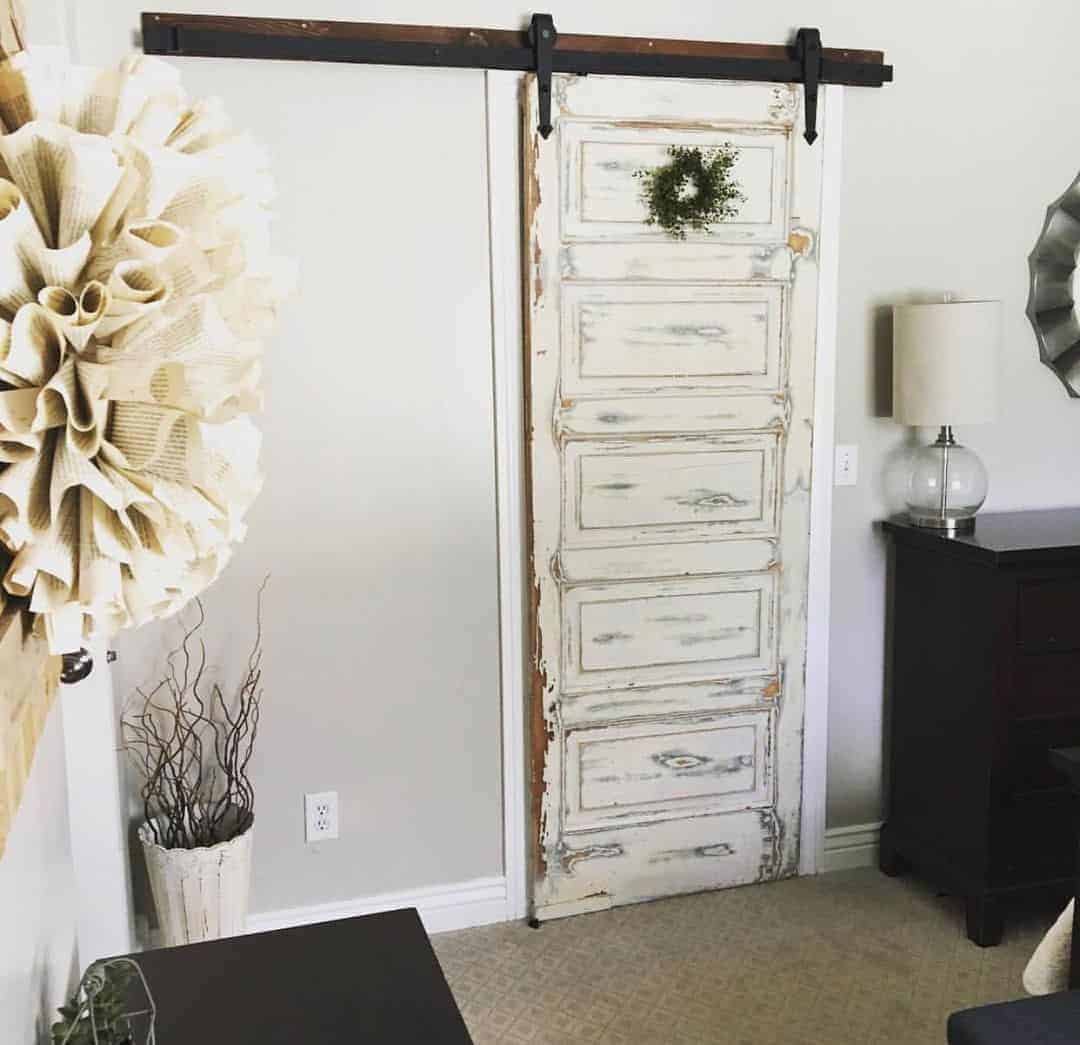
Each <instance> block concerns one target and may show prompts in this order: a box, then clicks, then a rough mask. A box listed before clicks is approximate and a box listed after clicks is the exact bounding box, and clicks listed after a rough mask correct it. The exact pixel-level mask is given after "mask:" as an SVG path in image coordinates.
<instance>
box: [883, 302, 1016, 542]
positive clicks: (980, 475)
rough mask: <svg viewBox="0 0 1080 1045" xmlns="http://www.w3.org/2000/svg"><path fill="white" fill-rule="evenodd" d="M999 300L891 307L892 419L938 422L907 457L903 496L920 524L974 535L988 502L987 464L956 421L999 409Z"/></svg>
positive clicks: (986, 416) (987, 416)
mask: <svg viewBox="0 0 1080 1045" xmlns="http://www.w3.org/2000/svg"><path fill="white" fill-rule="evenodd" d="M1000 337H1001V302H1000V301H945V302H940V303H935V304H926V305H894V306H893V417H894V419H895V420H897V421H899V422H900V423H902V424H907V425H920V426H923V425H931V426H938V427H939V432H938V437H937V440H936V442H934V443H931V444H930V445H929V446H923V447H920V448H919V449H918V450H916V451H915V452H914V453H912V454H911V456H910V458H909V460H908V462H907V472H906V477H905V478H906V484H905V500H906V502H907V510H908V516H909V518H910V520H911V522H912V523H913V524H915V525H916V526H929V527H932V528H934V529H938V530H945V531H947V532H949V533H950V534H955V533H971V532H972V531H973V530H974V529H975V513H976V512H977V511H978V510H979V509H980V508H981V507H982V504H983V501H985V500H986V491H987V477H986V469H985V468H984V467H983V464H982V462H981V461H980V460H979V459H978V457H976V456H975V454H974V453H973V452H972V451H971V450H969V449H967V448H966V447H963V446H961V445H960V444H959V443H958V442H957V441H956V438H955V437H954V435H953V425H954V424H980V423H983V422H986V421H992V420H993V419H994V414H995V411H996V409H997V372H998V343H999V341H1000Z"/></svg>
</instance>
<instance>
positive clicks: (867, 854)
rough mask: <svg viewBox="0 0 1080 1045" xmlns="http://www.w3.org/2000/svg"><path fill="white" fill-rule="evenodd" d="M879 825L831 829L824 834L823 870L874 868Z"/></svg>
mask: <svg viewBox="0 0 1080 1045" xmlns="http://www.w3.org/2000/svg"><path fill="white" fill-rule="evenodd" d="M880 834H881V823H880V822H877V823H873V824H852V825H851V826H850V827H831V828H829V830H827V831H826V832H825V870H826V871H849V870H851V869H852V868H854V867H876V866H877V858H878V837H879V836H880Z"/></svg>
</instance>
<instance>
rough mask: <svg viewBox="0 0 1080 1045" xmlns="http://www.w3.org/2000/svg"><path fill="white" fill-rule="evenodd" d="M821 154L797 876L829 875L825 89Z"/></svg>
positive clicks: (834, 201)
mask: <svg viewBox="0 0 1080 1045" xmlns="http://www.w3.org/2000/svg"><path fill="white" fill-rule="evenodd" d="M822 93H823V99H822V102H823V111H822V117H823V124H824V128H825V133H824V136H823V138H822V140H821V144H820V145H819V148H823V149H824V150H825V152H824V155H823V156H822V169H821V218H820V228H819V234H818V307H817V353H816V358H815V362H814V368H815V369H814V449H813V465H812V467H813V476H814V480H813V485H812V487H811V490H810V575H809V578H808V586H807V603H808V607H807V615H806V707H805V710H804V712H803V796H802V809H803V812H802V839H801V845H800V850H799V873H800V874H804V875H805V874H817V873H818V872H819V871H821V870H822V869H824V870H828V867H827V862H826V860H825V847H826V831H825V799H826V787H827V779H828V754H829V633H830V622H831V620H832V514H833V455H834V448H835V445H836V314H837V309H838V308H839V301H840V298H839V277H840V269H839V260H840V258H839V242H838V240H839V234H840V198H841V193H842V190H843V182H842V179H843V117H844V88H843V87H842V86H839V85H837V84H832V85H829V86H826V87H825V88H824V89H823V92H822Z"/></svg>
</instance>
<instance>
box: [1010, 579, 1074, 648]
mask: <svg viewBox="0 0 1080 1045" xmlns="http://www.w3.org/2000/svg"><path fill="white" fill-rule="evenodd" d="M1017 624H1018V630H1017V633H1018V636H1019V639H1020V645H1022V646H1025V647H1027V648H1028V649H1061V650H1074V649H1080V578H1075V577H1070V578H1068V579H1063V580H1046V581H1024V582H1021V584H1020V595H1019V620H1018V622H1017Z"/></svg>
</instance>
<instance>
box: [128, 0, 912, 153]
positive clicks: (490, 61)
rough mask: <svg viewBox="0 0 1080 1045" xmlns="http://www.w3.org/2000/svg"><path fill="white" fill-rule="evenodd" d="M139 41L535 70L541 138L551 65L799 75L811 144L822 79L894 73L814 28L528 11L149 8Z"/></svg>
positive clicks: (631, 71)
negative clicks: (494, 22)
mask: <svg viewBox="0 0 1080 1045" xmlns="http://www.w3.org/2000/svg"><path fill="white" fill-rule="evenodd" d="M142 40H143V50H144V51H145V52H146V53H147V54H162V55H182V56H191V57H204V58H205V57H209V58H271V59H287V60H291V61H308V62H357V63H361V64H369V65H370V64H375V65H424V66H439V67H447V68H455V69H512V70H521V71H531V72H535V73H536V74H537V76H538V79H539V80H540V89H541V91H540V101H541V106H540V108H541V111H540V121H539V123H540V132H541V134H543V136H544V137H545V138H546V137H547V135H548V134H549V133H550V131H551V120H550V100H551V91H550V84H551V74H552V73H606V74H608V75H619V76H679V77H688V78H702V79H717V80H762V81H768V82H774V83H801V84H803V85H804V87H805V91H806V121H805V122H806V138H807V140H808V141H811V142H812V141H813V140H814V138H816V137H817V135H816V133H815V123H816V119H815V117H816V110H817V86H818V84H819V83H837V84H849V85H852V86H856V87H880V86H882V84H885V83H888V82H889V81H891V80H892V78H893V75H892V66H891V65H885V64H884V55H883V54H882V52H881V51H854V50H846V49H837V48H832V47H822V45H821V34H820V33H819V31H818V30H817V29H810V28H806V29H800V30H799V31H798V33H797V34H796V38H795V42H794V44H792V45H791V46H785V45H773V44H740V43H708V42H704V41H698V40H653V39H648V38H646V37H627V36H581V35H571V34H566V35H560V34H559V33H558V32H556V30H555V24H554V21H553V20H552V18H551V15H547V14H535V15H533V18H532V23H531V25H530V26H529V29H528V30H524V31H518V30H513V29H466V28H457V27H453V26H437V25H390V24H384V23H380V22H323V21H315V20H313V19H293V18H238V17H227V16H220V15H185V14H167V13H163V12H153V11H150V12H144V13H143V16H142ZM545 102H546V104H545Z"/></svg>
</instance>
